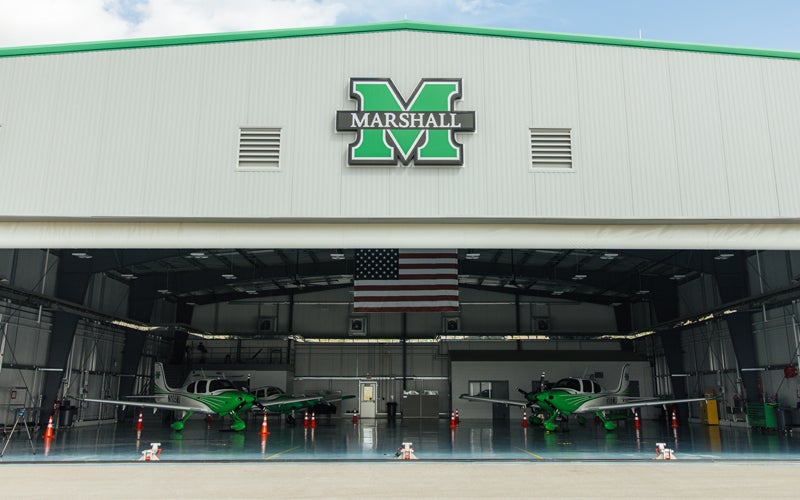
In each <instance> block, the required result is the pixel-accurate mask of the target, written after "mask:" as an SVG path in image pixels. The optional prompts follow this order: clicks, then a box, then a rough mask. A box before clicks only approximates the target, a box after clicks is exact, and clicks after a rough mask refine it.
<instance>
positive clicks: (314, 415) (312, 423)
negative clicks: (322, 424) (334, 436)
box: [311, 411, 317, 429]
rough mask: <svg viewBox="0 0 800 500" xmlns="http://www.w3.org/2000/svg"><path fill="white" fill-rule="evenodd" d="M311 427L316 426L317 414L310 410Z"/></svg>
mask: <svg viewBox="0 0 800 500" xmlns="http://www.w3.org/2000/svg"><path fill="white" fill-rule="evenodd" d="M311 428H312V429H316V428H317V414H316V413H314V412H313V411H312V412H311Z"/></svg>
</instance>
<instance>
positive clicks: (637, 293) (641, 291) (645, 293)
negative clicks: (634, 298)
mask: <svg viewBox="0 0 800 500" xmlns="http://www.w3.org/2000/svg"><path fill="white" fill-rule="evenodd" d="M648 293H650V290H636V295H647V294H648Z"/></svg>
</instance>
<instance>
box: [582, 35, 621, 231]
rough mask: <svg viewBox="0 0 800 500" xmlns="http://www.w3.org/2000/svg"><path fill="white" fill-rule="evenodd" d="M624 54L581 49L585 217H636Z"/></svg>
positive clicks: (606, 49) (603, 50) (587, 48)
mask: <svg viewBox="0 0 800 500" xmlns="http://www.w3.org/2000/svg"><path fill="white" fill-rule="evenodd" d="M621 52H622V51H621V49H618V48H614V47H597V46H588V47H584V48H581V49H579V50H578V52H577V59H576V62H577V65H578V106H580V112H581V117H580V118H581V130H580V133H581V149H582V154H581V164H580V173H581V182H582V183H583V196H584V198H585V202H584V203H585V213H584V214H583V216H584V217H592V218H605V217H611V218H614V217H625V216H630V214H631V213H633V205H632V199H631V181H630V165H629V160H628V136H627V127H626V123H625V95H624V82H623V79H622V54H621Z"/></svg>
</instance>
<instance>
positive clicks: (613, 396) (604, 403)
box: [461, 364, 709, 431]
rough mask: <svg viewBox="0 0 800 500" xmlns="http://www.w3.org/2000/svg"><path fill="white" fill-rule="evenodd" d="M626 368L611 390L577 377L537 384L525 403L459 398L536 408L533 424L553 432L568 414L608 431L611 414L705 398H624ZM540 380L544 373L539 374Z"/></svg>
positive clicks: (627, 378)
mask: <svg viewBox="0 0 800 500" xmlns="http://www.w3.org/2000/svg"><path fill="white" fill-rule="evenodd" d="M629 370H630V365H627V364H626V365H625V366H623V367H622V374H621V375H620V380H619V385H618V386H617V388H616V389H615V390H613V391H603V390H602V388H601V387H600V385H599V384H598V383H597V382H595V381H594V380H589V379H579V378H572V377H570V378H564V379H561V380H559V381H558V382H556V383H555V384H553V386H552V387H550V388H548V389H547V390H545V389H544V387H543V385H544V380H542V381H541V383H540V384H541V386H542V387H541V389H540V390H539V391H538V392H536V391H533V392H525V391H523V390H522V389H519V391H520V392H521V393H523V394H524V395H525V401H517V400H508V399H497V398H492V397H483V396H477V395H476V396H471V395H469V394H462V395H461V399H465V400H468V401H479V402H483V403H499V404H504V405H509V406H519V407H522V408H538V409H539V410H541V413H542V416H541V417H538V416H536V415H535V414H534V412H531V415H530V416H529V419H531V420H532V421H533V422H534V423H541V424H542V425H543V426H544V428H545V430H547V431H554V430H556V429H557V427H558V425H557V423H556V420H557V419H558V418H559V417H560V416H563V417H567V416H569V415H571V414H573V413H574V414H577V415H581V414H585V413H594V414H595V415H596V416H597V417H598V418H599V419H600V421H601V422H603V426H604V427H605V429H606V430H608V431H613V430H614V429H616V428H617V424H616V422H614V420H619V418H618V417H615V416H614V415H612V414H611V412H613V411H615V410H624V409H631V408H638V407H640V406H659V405H672V404H678V403H692V402H695V401H706V400H708V399H709V398H683V399H656V398H637V397H631V396H628V388H629V384H630V375H629ZM542 378H544V374H542Z"/></svg>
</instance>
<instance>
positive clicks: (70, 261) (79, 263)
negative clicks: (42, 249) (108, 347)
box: [40, 252, 92, 419]
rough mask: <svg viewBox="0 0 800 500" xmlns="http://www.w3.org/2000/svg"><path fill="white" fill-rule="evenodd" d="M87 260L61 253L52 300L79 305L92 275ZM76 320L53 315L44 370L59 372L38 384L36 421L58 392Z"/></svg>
mask: <svg viewBox="0 0 800 500" xmlns="http://www.w3.org/2000/svg"><path fill="white" fill-rule="evenodd" d="M88 261H89V259H78V258H76V257H73V256H72V255H68V254H66V252H65V253H64V255H62V256H61V257H60V259H59V261H58V270H57V271H56V287H55V296H56V298H59V299H62V300H67V301H69V302H73V303H76V304H83V301H84V298H85V297H86V290H87V289H88V287H89V280H90V278H91V276H92V270H91V265H90V263H89V262H88ZM78 321H80V317H79V316H76V315H74V314H71V313H67V312H63V311H55V312H54V313H53V325H52V329H51V331H50V343H49V344H48V346H47V364H46V367H47V368H55V369H59V370H61V371H53V372H50V371H47V372H44V383H43V385H42V406H41V413H40V419H46V418H47V417H49V416H50V414H51V413H52V411H53V405H54V404H55V402H56V399H57V398H58V390H59V388H60V387H61V384H62V382H63V380H64V377H66V376H68V375H69V374H68V373H66V369H67V360H68V359H69V354H70V351H71V350H72V340H73V339H74V338H75V329H76V328H77V326H78Z"/></svg>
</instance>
